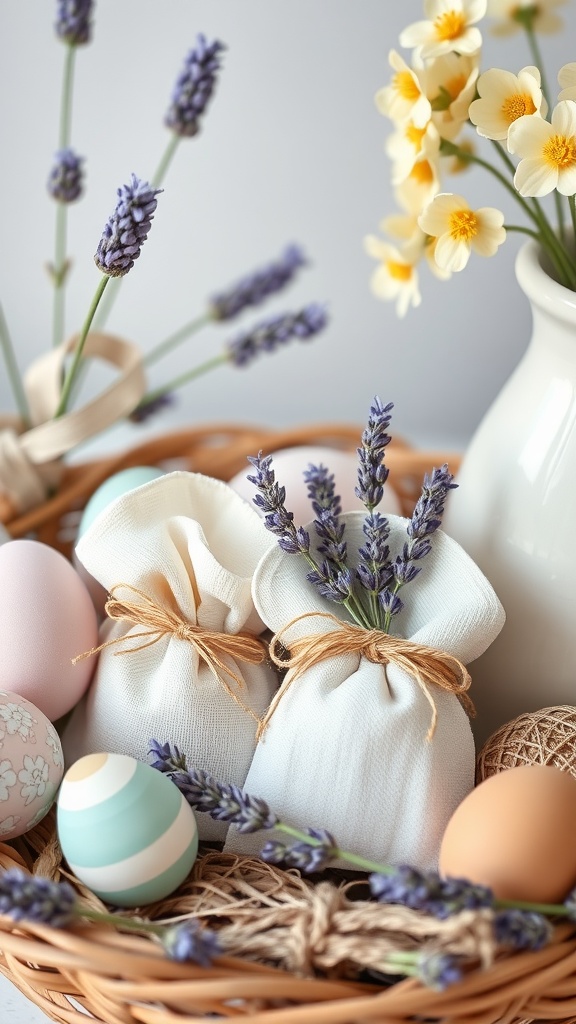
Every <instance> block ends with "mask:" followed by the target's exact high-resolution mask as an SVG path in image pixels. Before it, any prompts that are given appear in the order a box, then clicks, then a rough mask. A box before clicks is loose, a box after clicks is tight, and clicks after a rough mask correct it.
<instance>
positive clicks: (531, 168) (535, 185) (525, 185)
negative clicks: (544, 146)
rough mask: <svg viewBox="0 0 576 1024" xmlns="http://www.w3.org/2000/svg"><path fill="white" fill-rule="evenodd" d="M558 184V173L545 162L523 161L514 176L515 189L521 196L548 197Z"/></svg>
mask: <svg viewBox="0 0 576 1024" xmlns="http://www.w3.org/2000/svg"><path fill="white" fill-rule="evenodd" d="M557 184H558V171H557V170H556V169H555V168H553V167H551V166H550V164H548V163H545V162H544V161H543V160H533V159H530V160H521V161H520V163H519V164H518V167H517V168H516V174H515V175H514V187H515V189H516V191H517V192H519V193H520V195H521V196H532V197H535V198H539V197H540V196H547V195H548V193H549V192H552V191H553V189H555V188H556V185H557Z"/></svg>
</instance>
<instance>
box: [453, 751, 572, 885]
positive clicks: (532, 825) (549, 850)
mask: <svg viewBox="0 0 576 1024" xmlns="http://www.w3.org/2000/svg"><path fill="white" fill-rule="evenodd" d="M439 868H440V873H441V875H443V876H444V877H448V876H451V877H452V878H467V879H468V880H469V881H471V882H477V883H481V884H482V885H487V886H489V887H490V888H491V889H492V890H493V892H494V894H495V895H496V896H497V897H498V898H499V899H506V900H529V901H530V902H534V903H561V902H562V901H563V900H564V899H565V898H566V896H567V895H568V893H569V892H570V891H571V890H572V889H573V888H574V886H576V779H574V778H573V777H572V775H570V774H569V773H568V772H564V771H560V769H558V768H554V767H551V766H549V765H537V764H533V765H522V766H519V767H515V768H509V769H507V770H506V771H503V772H499V773H498V774H497V775H492V776H490V778H488V779H485V780H484V782H481V783H480V784H479V785H478V786H476V788H475V789H473V790H472V792H471V793H469V794H468V796H467V797H466V798H465V800H463V801H462V803H461V804H460V805H459V807H457V808H456V810H455V812H454V814H453V815H452V817H451V819H450V821H449V822H448V825H447V828H446V831H445V833H444V836H443V839H442V844H441V847H440V858H439Z"/></svg>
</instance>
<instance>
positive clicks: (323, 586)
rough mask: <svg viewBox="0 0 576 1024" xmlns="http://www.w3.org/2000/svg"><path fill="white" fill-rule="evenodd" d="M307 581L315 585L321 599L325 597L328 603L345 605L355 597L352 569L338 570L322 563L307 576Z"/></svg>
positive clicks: (327, 563)
mask: <svg viewBox="0 0 576 1024" xmlns="http://www.w3.org/2000/svg"><path fill="white" fill-rule="evenodd" d="M306 579H307V580H308V581H309V582H310V583H313V584H314V586H315V587H316V589H317V591H318V593H319V594H320V595H321V597H325V598H326V600H327V601H334V602H335V603H336V604H344V602H345V601H348V600H349V599H350V598H351V597H352V595H353V585H352V573H351V571H350V569H346V568H343V569H336V568H335V567H334V566H333V565H331V564H330V563H329V562H322V564H321V565H320V566H318V567H317V568H316V569H312V570H311V571H310V572H309V573H307V574H306Z"/></svg>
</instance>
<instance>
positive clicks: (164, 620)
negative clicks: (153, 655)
mask: <svg viewBox="0 0 576 1024" xmlns="http://www.w3.org/2000/svg"><path fill="white" fill-rule="evenodd" d="M121 589H124V590H130V591H132V593H133V594H136V595H137V596H138V597H139V598H140V600H139V601H138V602H131V601H120V600H117V599H116V598H115V597H114V594H115V593H117V592H118V591H119V590H121ZM104 607H105V610H106V613H107V615H108V616H109V618H111V619H114V620H115V621H116V622H130V623H131V624H132V625H136V626H149V627H150V628H149V629H147V630H145V631H144V632H142V633H131V634H130V633H126V634H125V635H124V636H118V637H115V638H113V639H112V640H107V641H105V643H103V644H100V646H99V647H93V648H92V650H90V651H85V652H84V653H83V654H79V655H77V657H75V658H72V664H74V665H75V664H76V662H78V661H82V660H83V659H84V658H90V657H92V655H93V654H99V652H100V651H103V650H104V649H105V648H106V647H112V646H115V645H116V644H125V643H126V642H127V641H132V640H142V639H144V640H145V641H146V642H145V643H142V644H137V645H136V646H133V645H131V646H130V647H127V646H124V647H122V648H120V649H119V650H117V651H115V652H114V653H115V654H133V653H134V652H136V651H143V650H145V649H146V648H147V647H151V646H152V645H153V644H155V643H157V642H158V640H160V639H161V638H162V637H163V636H170V637H174V638H175V639H176V640H186V641H187V642H188V643H190V644H192V646H193V647H194V649H195V650H196V652H197V654H198V655H199V657H200V658H201V659H202V660H203V661H204V662H205V663H206V664H207V666H208V668H209V669H210V671H211V672H212V674H213V676H214V677H215V679H217V680H218V682H219V683H220V684H221V685H222V686H223V687H224V689H225V690H226V692H227V694H228V695H229V696H230V697H231V698H232V700H234V701H235V702H236V704H238V705H239V706H240V707H241V708H242V710H243V711H246V712H247V714H249V715H250V716H251V717H252V718H253V719H254V720H255V721H256V722H258V724H260V719H259V718H258V716H257V715H256V714H255V713H254V711H253V710H252V708H249V707H248V706H247V705H246V704H244V702H243V701H242V700H240V698H239V697H238V695H237V694H236V693H235V692H234V690H233V689H232V687H231V686H230V684H229V683H228V682H227V680H226V678H225V676H230V677H231V679H233V680H234V682H235V683H237V684H238V686H239V687H241V688H244V687H245V686H246V683H245V681H244V680H243V679H242V677H241V676H239V675H238V674H237V673H236V672H234V670H233V669H231V668H229V667H228V666H227V665H226V664H225V663H224V662H223V661H222V658H221V657H220V655H228V656H229V657H231V658H234V659H236V660H238V661H245V662H248V663H249V664H251V665H259V664H261V663H262V662H263V661H264V658H265V657H266V655H267V648H266V645H265V644H264V643H263V642H262V641H261V640H259V639H258V637H256V636H254V635H253V634H252V633H218V632H216V631H215V630H210V629H203V628H202V626H196V625H194V624H193V623H191V622H188V621H187V620H186V619H183V618H182V616H181V615H180V613H179V612H176V611H172V609H170V608H166V607H164V606H163V605H159V604H156V602H155V601H153V600H152V599H151V598H150V597H148V596H147V595H146V594H145V593H144V592H143V591H142V590H138V588H137V587H132V586H130V584H129V583H118V584H117V585H116V586H115V587H113V588H112V590H111V591H110V595H109V598H108V600H107V602H106V604H105V606H104Z"/></svg>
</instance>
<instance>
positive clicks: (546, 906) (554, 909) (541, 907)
mask: <svg viewBox="0 0 576 1024" xmlns="http://www.w3.org/2000/svg"><path fill="white" fill-rule="evenodd" d="M494 907H495V908H496V910H532V911H534V913H535V914H545V915H547V916H549V917H567V916H568V913H569V911H568V907H566V906H565V905H564V904H563V903H530V902H529V901H527V900H494Z"/></svg>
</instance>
